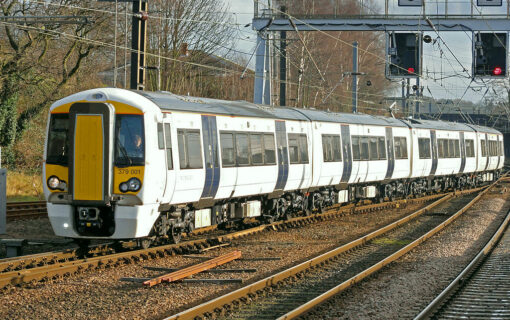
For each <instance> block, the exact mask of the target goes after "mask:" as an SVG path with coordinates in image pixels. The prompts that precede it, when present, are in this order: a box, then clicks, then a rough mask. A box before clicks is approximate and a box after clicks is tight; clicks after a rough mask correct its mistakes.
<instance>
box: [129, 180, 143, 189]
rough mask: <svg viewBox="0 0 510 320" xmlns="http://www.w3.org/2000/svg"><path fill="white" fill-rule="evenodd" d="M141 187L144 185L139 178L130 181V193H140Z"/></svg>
mask: <svg viewBox="0 0 510 320" xmlns="http://www.w3.org/2000/svg"><path fill="white" fill-rule="evenodd" d="M141 186H142V183H141V182H140V180H138V179H137V178H131V179H129V181H128V187H129V191H138V190H140V187H141Z"/></svg>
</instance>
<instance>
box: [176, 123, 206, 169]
mask: <svg viewBox="0 0 510 320" xmlns="http://www.w3.org/2000/svg"><path fill="white" fill-rule="evenodd" d="M177 140H178V143H179V163H180V167H181V169H201V168H203V164H202V144H201V142H200V130H184V129H179V130H178V131H177Z"/></svg>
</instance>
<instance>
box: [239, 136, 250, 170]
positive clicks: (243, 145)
mask: <svg viewBox="0 0 510 320" xmlns="http://www.w3.org/2000/svg"><path fill="white" fill-rule="evenodd" d="M236 160H237V165H238V166H248V165H250V145H249V141H248V134H247V133H236Z"/></svg>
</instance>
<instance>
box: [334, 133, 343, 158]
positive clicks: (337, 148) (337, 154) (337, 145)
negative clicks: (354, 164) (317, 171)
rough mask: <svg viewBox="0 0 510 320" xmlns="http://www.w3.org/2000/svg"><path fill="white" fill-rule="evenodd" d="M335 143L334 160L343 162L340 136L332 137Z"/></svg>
mask: <svg viewBox="0 0 510 320" xmlns="http://www.w3.org/2000/svg"><path fill="white" fill-rule="evenodd" d="M331 140H332V141H333V160H334V161H342V147H341V146H340V136H332V138H331Z"/></svg>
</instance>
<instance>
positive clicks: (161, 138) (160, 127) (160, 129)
mask: <svg viewBox="0 0 510 320" xmlns="http://www.w3.org/2000/svg"><path fill="white" fill-rule="evenodd" d="M158 148H159V149H160V150H163V149H165V137H164V134H163V124H162V123H158Z"/></svg>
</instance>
